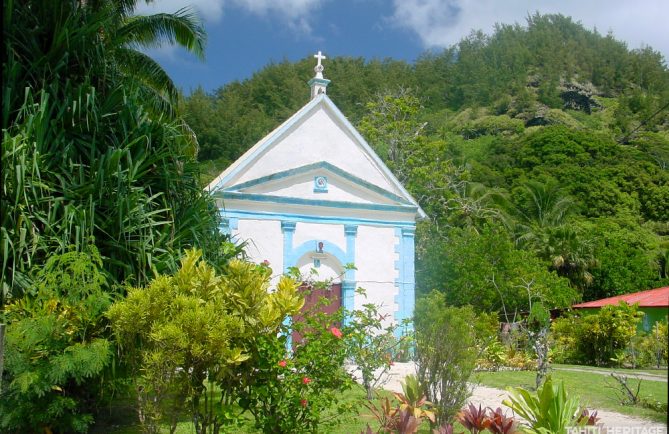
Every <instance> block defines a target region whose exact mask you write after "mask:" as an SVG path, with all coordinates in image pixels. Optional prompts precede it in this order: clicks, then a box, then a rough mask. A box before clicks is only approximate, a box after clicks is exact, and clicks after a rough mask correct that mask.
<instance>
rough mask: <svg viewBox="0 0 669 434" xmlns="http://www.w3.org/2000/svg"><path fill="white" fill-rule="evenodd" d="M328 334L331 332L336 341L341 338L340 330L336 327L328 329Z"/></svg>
mask: <svg viewBox="0 0 669 434" xmlns="http://www.w3.org/2000/svg"><path fill="white" fill-rule="evenodd" d="M330 332H332V334H333V335H334V336H335V337H336V338H337V339H341V337H342V334H341V330H339V329H338V328H337V327H332V328H331V329H330Z"/></svg>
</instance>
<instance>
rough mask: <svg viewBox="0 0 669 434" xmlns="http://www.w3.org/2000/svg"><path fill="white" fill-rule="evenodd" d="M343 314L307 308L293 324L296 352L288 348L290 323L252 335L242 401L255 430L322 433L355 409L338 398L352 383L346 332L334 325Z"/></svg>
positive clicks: (244, 373)
mask: <svg viewBox="0 0 669 434" xmlns="http://www.w3.org/2000/svg"><path fill="white" fill-rule="evenodd" d="M341 319H342V318H341V311H340V312H338V313H337V314H335V315H327V314H324V313H322V312H317V311H316V310H314V309H310V310H308V311H306V312H304V311H303V312H302V320H301V321H299V322H294V323H293V324H292V327H293V328H294V329H296V330H297V331H298V332H299V334H300V336H301V338H302V339H301V341H300V342H299V343H296V344H295V346H294V348H293V350H292V352H290V351H288V350H287V348H286V336H288V333H289V331H290V330H288V328H286V327H285V328H283V329H282V330H283V331H282V333H281V334H280V335H276V334H275V335H272V336H269V335H265V336H259V337H258V338H256V339H255V340H254V346H253V348H252V349H251V352H250V353H249V355H250V358H249V360H248V361H247V362H246V363H245V364H244V365H242V366H241V369H238V370H237V371H238V372H241V373H242V378H243V387H242V388H240V389H239V401H238V403H239V406H240V407H241V408H242V409H244V410H246V411H248V412H250V413H251V414H252V415H253V417H254V420H255V423H254V425H255V428H256V429H258V430H259V431H261V432H263V433H272V434H274V433H276V434H280V433H286V434H289V433H296V434H300V433H312V432H318V431H320V430H323V429H325V428H326V427H333V426H336V425H338V424H339V423H341V422H342V421H343V420H344V418H345V417H346V415H348V414H349V413H351V412H353V411H354V408H353V406H352V404H351V403H341V402H339V396H340V394H341V392H343V391H345V390H348V389H350V388H351V387H352V386H353V384H354V383H353V380H352V378H351V376H350V375H349V374H348V373H347V372H346V370H345V369H344V359H345V357H346V343H345V339H346V335H345V334H344V333H343V332H342V330H340V329H339V328H338V327H336V326H333V325H332V324H333V323H336V322H338V321H340V320H341ZM245 366H247V368H245Z"/></svg>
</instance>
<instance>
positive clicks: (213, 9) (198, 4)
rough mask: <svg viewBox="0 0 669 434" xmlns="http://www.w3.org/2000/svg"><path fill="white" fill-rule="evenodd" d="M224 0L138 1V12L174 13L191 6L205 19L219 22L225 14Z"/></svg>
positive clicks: (146, 13) (147, 13) (143, 13)
mask: <svg viewBox="0 0 669 434" xmlns="http://www.w3.org/2000/svg"><path fill="white" fill-rule="evenodd" d="M223 3H224V0H160V1H152V2H151V3H148V4H147V3H145V2H141V1H140V2H138V3H137V9H136V12H137V14H139V15H149V14H157V13H161V12H166V13H174V12H176V11H178V10H179V9H182V8H185V7H190V8H192V9H194V10H195V11H196V12H197V13H198V14H199V15H200V16H201V17H202V19H203V20H205V21H208V22H217V21H219V20H220V19H221V17H222V16H223Z"/></svg>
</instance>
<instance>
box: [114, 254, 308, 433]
mask: <svg viewBox="0 0 669 434" xmlns="http://www.w3.org/2000/svg"><path fill="white" fill-rule="evenodd" d="M270 275H271V270H270V269H269V268H268V267H264V266H257V265H254V264H250V263H246V262H242V261H238V260H233V261H231V262H230V263H229V264H228V267H227V271H226V274H225V275H223V276H218V275H217V274H216V272H215V271H214V269H213V267H211V266H210V265H208V264H207V263H206V262H204V261H202V260H201V252H200V251H197V250H191V251H188V252H186V255H185V257H184V258H183V259H182V262H181V268H180V269H179V271H178V272H177V273H176V274H175V275H174V276H158V277H156V278H155V279H154V280H152V281H151V283H150V284H149V285H148V286H147V287H145V288H131V289H130V290H129V292H128V296H127V298H126V299H125V300H122V301H119V302H117V303H115V304H114V305H113V306H112V307H111V308H110V309H109V312H108V317H109V318H110V320H111V323H112V327H113V330H114V333H115V334H116V336H117V339H118V342H119V343H121V344H122V346H123V348H124V349H125V351H124V353H125V356H126V359H128V360H130V361H131V363H132V364H134V366H135V368H136V369H137V371H136V372H137V374H138V378H137V391H138V398H139V400H140V402H139V404H140V421H141V422H142V423H143V425H144V428H145V429H146V430H148V431H156V430H157V429H158V424H159V423H160V422H161V421H163V420H164V419H168V420H169V422H170V424H171V427H172V429H174V428H175V427H176V422H177V420H178V418H179V416H180V415H181V414H183V413H188V415H189V416H190V417H191V418H192V420H193V424H194V428H195V431H196V432H198V433H202V432H214V433H215V432H218V430H219V429H220V427H221V426H222V425H224V424H226V423H230V422H231V421H230V420H229V417H230V414H231V411H230V409H231V407H228V406H231V405H232V403H233V402H234V400H235V399H236V398H237V396H236V395H235V392H236V391H237V390H238V389H239V388H241V387H242V386H243V385H244V384H243V382H244V380H245V379H247V378H249V377H250V376H251V375H252V374H253V372H254V371H255V370H256V369H260V368H261V367H262V366H263V364H266V363H268V360H267V359H256V358H254V355H256V354H257V353H258V350H257V347H258V346H259V345H261V344H262V342H263V338H265V339H271V340H276V339H279V338H278V337H277V335H278V333H279V332H280V330H281V326H282V323H283V321H284V319H285V318H286V316H287V315H291V314H294V313H296V312H298V311H299V309H300V308H301V306H302V304H303V303H304V302H303V300H302V298H301V297H299V295H298V294H297V283H296V282H295V281H293V280H292V279H290V278H288V277H282V278H281V280H280V281H279V283H278V285H277V289H276V291H274V292H271V293H270V292H268V288H269V279H270ZM254 350H255V351H254ZM244 374H246V375H244ZM216 384H218V385H219V386H220V389H221V391H222V394H223V396H222V399H221V400H220V402H219V401H218V400H214V399H213V396H212V394H213V389H214V387H215V385H216Z"/></svg>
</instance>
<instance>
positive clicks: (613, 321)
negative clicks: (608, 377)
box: [552, 302, 643, 366]
mask: <svg viewBox="0 0 669 434" xmlns="http://www.w3.org/2000/svg"><path fill="white" fill-rule="evenodd" d="M642 316H643V313H642V312H639V310H638V307H637V306H635V305H632V306H630V305H628V304H627V303H625V302H621V303H620V304H619V305H617V306H604V307H602V308H600V309H599V310H598V311H597V312H593V313H587V312H586V313H583V314H582V315H581V316H580V317H579V316H575V315H569V316H565V317H564V318H560V319H558V320H556V321H554V322H553V324H552V330H553V333H552V334H553V337H552V339H553V340H554V341H555V344H556V355H557V356H558V357H559V358H560V359H561V360H562V361H565V362H576V363H586V364H595V365H598V366H601V365H610V364H612V363H616V360H618V357H620V356H623V352H624V351H625V349H626V348H628V347H629V345H630V344H631V342H632V340H633V338H634V336H635V335H636V333H637V324H638V323H639V321H640V320H641V317H642ZM623 358H624V357H623Z"/></svg>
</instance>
